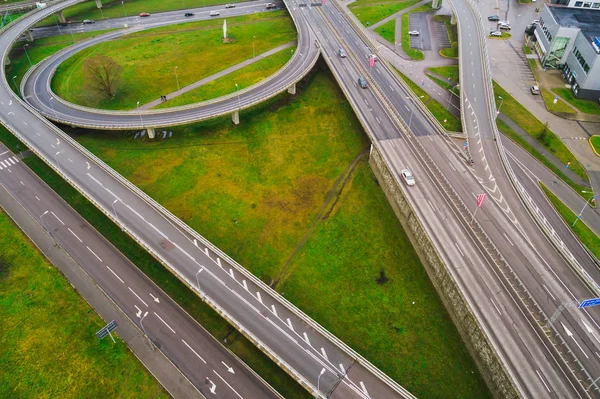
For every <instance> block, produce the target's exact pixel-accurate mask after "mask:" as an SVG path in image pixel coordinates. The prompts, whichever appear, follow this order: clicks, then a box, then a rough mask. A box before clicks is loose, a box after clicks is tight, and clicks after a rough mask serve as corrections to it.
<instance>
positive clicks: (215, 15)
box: [210, 11, 221, 17]
mask: <svg viewBox="0 0 600 399" xmlns="http://www.w3.org/2000/svg"><path fill="white" fill-rule="evenodd" d="M219 15H221V13H220V12H218V11H211V12H210V16H211V17H218V16H219Z"/></svg>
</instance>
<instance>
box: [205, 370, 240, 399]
mask: <svg viewBox="0 0 600 399" xmlns="http://www.w3.org/2000/svg"><path fill="white" fill-rule="evenodd" d="M213 373H215V374H216V375H217V377H219V378H220V379H221V380H222V381H223V382H224V383H225V384H227V386H228V387H229V389H231V390H232V391H233V393H235V394H236V395H237V396H239V397H240V399H244V398H243V396H242V395H240V394H239V393H238V392H237V391H236V390H235V389H233V387H232V386H231V385H229V383H228V382H227V381H225V379H224V378H223V377H221V376H220V375H219V373H217V372H216V371H215V370H213Z"/></svg>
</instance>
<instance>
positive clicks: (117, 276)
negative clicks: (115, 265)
mask: <svg viewBox="0 0 600 399" xmlns="http://www.w3.org/2000/svg"><path fill="white" fill-rule="evenodd" d="M106 268H107V269H108V270H110V272H111V273H112V274H114V275H115V277H116V278H118V279H119V281H120V282H122V283H123V284H125V281H123V280H121V277H119V275H118V274H117V273H115V272H114V271H113V269H111V268H110V267H108V266H106Z"/></svg>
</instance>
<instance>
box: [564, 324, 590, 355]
mask: <svg viewBox="0 0 600 399" xmlns="http://www.w3.org/2000/svg"><path fill="white" fill-rule="evenodd" d="M560 324H561V325H562V326H563V329H564V330H565V332H566V333H567V335H568V336H569V337H571V338H572V339H573V342H575V345H577V347H578V348H579V350H580V351H581V353H583V355H584V356H585V358H586V359H589V358H590V357H589V356H588V355H587V354H586V353H585V352H584V351H583V348H582V347H581V346H580V345H579V342H577V341H576V340H575V337H574V336H573V333H572V332H571V331H569V329H568V328H567V326H565V325H564V324H563V322H562V321H561V322H560Z"/></svg>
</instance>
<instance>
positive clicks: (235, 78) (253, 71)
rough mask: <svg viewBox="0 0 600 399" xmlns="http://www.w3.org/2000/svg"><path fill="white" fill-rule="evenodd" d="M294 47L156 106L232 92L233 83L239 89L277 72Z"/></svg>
mask: <svg viewBox="0 0 600 399" xmlns="http://www.w3.org/2000/svg"><path fill="white" fill-rule="evenodd" d="M293 51H295V48H294V47H292V48H288V49H284V50H281V51H279V52H277V53H275V54H273V55H270V56H269V57H267V58H265V59H263V60H260V61H258V62H256V63H254V64H252V65H248V66H246V67H244V68H242V69H240V70H238V71H235V72H232V73H230V74H228V75H226V76H223V77H221V78H218V79H215V80H213V81H212V82H209V83H207V84H205V85H203V86H200V87H198V88H197V89H194V90H192V91H189V92H187V93H185V94H182V95H180V96H178V97H175V98H173V99H172V100H169V101H167V102H165V103H163V104H161V105H159V106H158V107H154V108H168V107H175V106H178V105H185V104H193V103H197V102H200V101H205V100H210V99H212V98H217V97H220V96H223V95H226V94H230V93H233V92H234V91H235V90H236V87H235V84H236V83H237V84H238V87H239V89H240V90H243V89H245V88H246V87H248V86H252V85H253V84H255V83H258V82H260V81H261V80H263V79H265V78H267V77H269V76H271V75H272V74H274V73H275V72H277V71H278V70H279V69H280V68H281V67H282V66H283V65H284V64H285V63H286V62H288V61H289V60H290V58H292V55H293Z"/></svg>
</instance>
